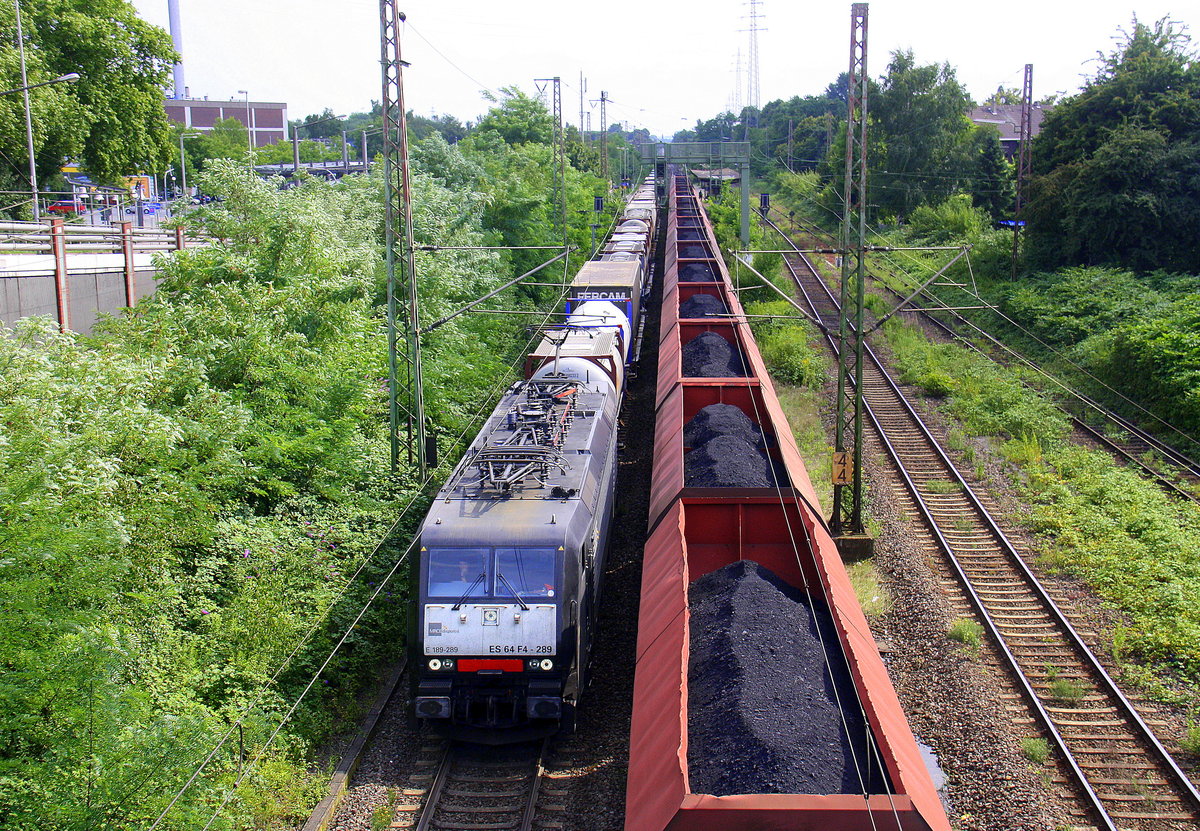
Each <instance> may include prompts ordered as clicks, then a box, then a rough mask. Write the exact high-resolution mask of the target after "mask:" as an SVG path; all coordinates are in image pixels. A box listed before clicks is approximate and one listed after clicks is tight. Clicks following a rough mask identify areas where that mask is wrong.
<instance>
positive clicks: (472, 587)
mask: <svg viewBox="0 0 1200 831" xmlns="http://www.w3.org/2000/svg"><path fill="white" fill-rule="evenodd" d="M485 577H487V572H486V571H481V572H480V573H479V576H478V577H476V578H475V582H474V583H472V584H471V585H469V586H467V590H466V591H465V592H463V593H462V597H460V598H459V599H458V602H457V603H455V604H454V605H453V606H451V607H450V608H451V609H453V610H454V611H456V612H457V611H458V610H459V608H460V607H461V606H462V604H463V603H464V602H465V601H466V599H467V598H468V597H469V596H470V594H471V592H473V591H475V587H476V586H478V585H479V583H480V582H481V581H482V580H483V578H485Z"/></svg>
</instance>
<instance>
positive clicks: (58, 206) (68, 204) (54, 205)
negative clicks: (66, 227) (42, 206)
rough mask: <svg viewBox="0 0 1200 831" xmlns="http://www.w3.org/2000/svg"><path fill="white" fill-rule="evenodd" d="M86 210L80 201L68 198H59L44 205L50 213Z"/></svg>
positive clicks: (81, 211)
mask: <svg viewBox="0 0 1200 831" xmlns="http://www.w3.org/2000/svg"><path fill="white" fill-rule="evenodd" d="M84 210H86V209H85V208H84V207H83V203H82V202H74V201H72V200H70V199H60V200H59V201H58V202H51V203H50V204H49V205H47V206H46V212H47V213H52V214H78V213H83V211H84Z"/></svg>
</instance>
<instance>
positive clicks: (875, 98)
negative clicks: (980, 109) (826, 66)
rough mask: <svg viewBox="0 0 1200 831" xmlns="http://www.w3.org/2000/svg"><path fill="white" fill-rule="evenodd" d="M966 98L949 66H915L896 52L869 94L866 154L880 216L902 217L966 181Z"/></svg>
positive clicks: (906, 55)
mask: <svg viewBox="0 0 1200 831" xmlns="http://www.w3.org/2000/svg"><path fill="white" fill-rule="evenodd" d="M970 106H971V99H970V96H968V95H967V92H966V90H965V89H964V88H963V86H962V84H960V83H959V82H958V79H957V77H956V75H955V71H954V69H953V68H951V67H950V65H949V64H942V65H940V66H939V65H937V64H926V65H918V64H917V61H916V58H915V57H914V56H913V53H912V52H911V51H903V50H900V51H896V52H893V53H892V60H891V62H890V63H889V64H888V67H887V73H886V74H885V75H884V77H883V79H882V81H881V82H880V84H879V88H878V90H877V91H876V90H872V93H871V107H870V114H871V119H872V121H873V123H874V124H875V125H876V126H877V129H876V130H875V131H874V135H875V136H876V138H875V139H874V140H873V142H872V143H873V147H872V148H871V152H869V153H868V156H867V161H868V164H869V165H870V168H871V170H870V176H869V179H868V182H869V187H870V191H871V202H872V204H873V205H877V206H878V209H879V211H880V212H881V213H882V214H883V215H885V216H896V217H901V218H904V217H907V216H908V215H909V214H911V213H912V211H913V210H915V209H916V208H917V207H918V206H920V205H923V204H929V203H933V204H936V203H938V202H941V201H942V200H944V199H945V198H946V197H947V196H949V195H950V194H951V193H953V192H954V191H955V189H956V188H957V187H959V186H961V185H962V184H964V183H965V182H966V180H967V172H968V159H969V158H970V152H969V148H970V142H971V135H972V127H971V122H970V121H969V120H968V119H967V111H968V109H970Z"/></svg>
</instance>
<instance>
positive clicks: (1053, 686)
mask: <svg viewBox="0 0 1200 831" xmlns="http://www.w3.org/2000/svg"><path fill="white" fill-rule="evenodd" d="M1084 692H1085V690H1084V687H1083V684H1081V683H1079V682H1078V681H1076V680H1074V679H1072V678H1055V679H1054V680H1053V681H1051V682H1050V687H1049V689H1048V690H1047V694H1048V695H1049V696H1050V698H1052V699H1054V700H1055V701H1057V702H1058V703H1059V704H1078V703H1079V702H1080V701H1082V700H1083V694H1084Z"/></svg>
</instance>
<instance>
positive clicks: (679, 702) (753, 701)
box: [625, 176, 950, 831]
mask: <svg viewBox="0 0 1200 831" xmlns="http://www.w3.org/2000/svg"><path fill="white" fill-rule="evenodd" d="M669 185H670V186H669V189H668V194H667V196H668V205H669V214H668V218H667V222H668V226H667V233H666V240H667V241H666V250H665V252H664V256H665V268H664V283H663V304H662V326H661V340H660V343H659V353H658V356H659V374H658V389H657V402H656V406H657V413H658V416H657V422H656V427H655V438H654V442H655V444H654V469H653V478H652V484H651V494H650V516H649V529H650V533H649V537H648V539H647V542H646V548H645V557H644V561H643V570H642V590H641V609H640V617H639V622H638V642H637V660H636V675H635V681H634V702H633V714H632V725H631V736H630V752H629V778H628V785H627V794H626V811H625V817H626V820H625V828H626V829H627V831H662V829H672V831H691V829H705V830H706V831H707V830H709V829H711V830H712V831H716V829H721V831H731V829H732V830H736V829H756V830H757V831H761V830H762V829H781V830H782V829H823V831H836V830H837V829H864V828H880V829H883V828H887V829H897V828H899V829H906V830H907V829H934V830H936V831H948V829H949V827H950V826H949V824H948V822H947V820H946V817H945V813H944V811H943V809H942V807H941V804H940V801H939V798H938V795H937V792H936V790H935V789H934V787H933V784H932V781H931V779H930V776H929V773H928V771H927V770H926V768H925V765H924V763H923V762H922V759H921V756H920V753H919V751H918V748H917V745H916V742H915V741H914V739H913V736H912V733H911V731H910V729H909V727H908V723H907V721H906V719H905V717H904V714H903V712H902V711H901V709H900V705H899V702H898V700H897V698H896V695H895V691H894V689H893V687H892V685H891V682H890V680H889V678H888V675H887V671H886V669H885V667H884V665H883V662H882V660H881V659H880V656H879V653H878V651H877V649H876V647H875V643H874V640H873V639H872V637H871V633H870V629H869V628H868V625H867V622H866V619H865V617H864V615H863V613H862V610H861V608H860V607H859V605H858V602H857V600H856V599H855V596H854V592H853V589H852V588H851V586H850V582H849V579H848V578H847V576H846V572H845V569H844V568H843V566H842V562H841V559H840V558H839V555H838V552H837V550H836V547H835V545H834V542H833V540H832V538H831V537H830V535H829V533H828V530H827V529H826V527H825V526H824V524H823V521H822V519H821V513H820V511H819V507H818V504H817V497H816V494H815V492H814V491H813V488H812V484H811V482H810V481H809V478H808V475H807V473H806V472H805V468H804V465H803V463H802V460H801V458H800V454H799V452H798V451H797V448H796V445H795V440H794V439H793V437H792V435H791V431H790V429H789V428H788V426H787V421H786V419H785V416H784V413H783V411H782V409H781V407H780V405H779V402H778V400H777V398H776V395H775V392H774V389H773V387H772V385H771V381H770V378H769V377H768V375H767V372H766V368H765V366H764V364H763V361H762V358H761V356H760V354H759V351H758V348H757V346H756V345H755V342H754V339H753V337H752V336H751V334H750V330H749V327H748V325H747V322H746V318H745V316H744V313H743V311H742V308H741V306H740V304H739V302H738V299H737V295H736V293H735V292H734V291H733V288H732V285H731V283H730V280H729V276H728V273H727V271H726V268H725V265H724V263H723V261H722V260H721V258H720V256H719V251H718V249H717V246H716V241H715V238H714V236H713V232H712V228H711V225H710V224H709V221H708V219H707V217H706V216H705V215H704V213H703V210H702V208H701V203H700V201H699V199H698V198H697V196H696V194H695V193H694V192H693V191H692V190H691V189H690V188H689V187H688V185H687V182H686V179H685V178H683V177H681V176H676V177H675V178H674V179H673V181H671V182H669ZM681 310H682V312H681ZM747 598H749V599H751V600H752V601H753V602H752V603H751V604H750V606H749V607H747V605H746V601H747ZM714 599H715V601H716V602H715V603H714ZM768 601H769V602H770V603H771V604H772V605H771V606H770V609H771V611H770V613H766V608H767V607H766V606H765V605H763V604H765V603H767V602H768ZM739 604H740V605H739ZM714 609H717V613H715V614H714V612H713V610H714ZM787 609H795V612H794V614H793V613H792V612H788V611H787ZM731 610H732V611H731ZM739 610H740V611H739ZM780 610H784V611H783V612H781V611H780ZM722 614H725V615H726V616H725V617H722ZM739 614H740V615H741V617H738V615H739ZM785 614H786V615H787V620H788V623H787V624H786V625H784V626H783V627H782V632H781V631H780V623H781V621H780V616H781V615H785ZM772 639H773V640H772ZM768 646H769V647H770V649H769V650H768V648H767V647H768ZM804 649H808V652H807V653H804V654H800V653H802V652H803V650H804ZM805 655H807V657H805ZM797 662H799V664H797ZM780 676H783V677H780Z"/></svg>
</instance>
